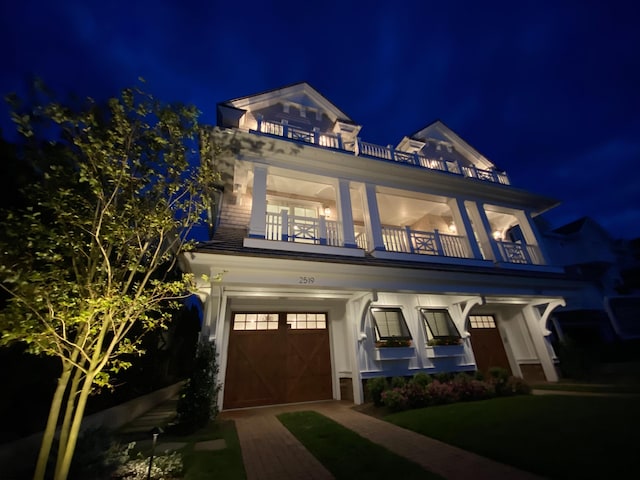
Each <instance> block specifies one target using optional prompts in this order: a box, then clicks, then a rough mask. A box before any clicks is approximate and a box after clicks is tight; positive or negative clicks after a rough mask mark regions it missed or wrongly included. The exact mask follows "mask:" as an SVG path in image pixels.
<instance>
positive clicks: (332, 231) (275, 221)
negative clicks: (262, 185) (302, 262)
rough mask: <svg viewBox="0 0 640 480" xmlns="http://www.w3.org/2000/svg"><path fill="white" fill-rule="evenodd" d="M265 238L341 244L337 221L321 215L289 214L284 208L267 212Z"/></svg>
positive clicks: (332, 244) (333, 245) (315, 243)
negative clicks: (315, 216) (277, 211)
mask: <svg viewBox="0 0 640 480" xmlns="http://www.w3.org/2000/svg"><path fill="white" fill-rule="evenodd" d="M265 239H266V240H279V241H283V242H297V243H308V244H311V245H328V246H332V247H341V246H342V245H343V241H342V234H341V230H340V226H339V224H338V222H336V221H331V220H327V219H326V218H325V217H322V216H321V217H318V218H314V217H303V216H296V215H289V213H288V212H287V211H286V210H282V212H280V213H267V217H266V233H265Z"/></svg>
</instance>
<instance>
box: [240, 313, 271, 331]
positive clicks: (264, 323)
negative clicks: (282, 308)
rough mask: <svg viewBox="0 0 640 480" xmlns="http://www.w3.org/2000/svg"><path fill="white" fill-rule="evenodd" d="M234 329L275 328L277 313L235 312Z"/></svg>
mask: <svg viewBox="0 0 640 480" xmlns="http://www.w3.org/2000/svg"><path fill="white" fill-rule="evenodd" d="M233 329H234V330H277V329H278V314H277V313H236V314H235V315H234V317H233Z"/></svg>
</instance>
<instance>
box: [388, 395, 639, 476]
mask: <svg viewBox="0 0 640 480" xmlns="http://www.w3.org/2000/svg"><path fill="white" fill-rule="evenodd" d="M639 404H640V398H639V397H633V396H630V397H594V396H562V395H545V396H518V397H509V398H497V399H492V400H484V401H479V402H468V403H457V404H453V405H444V406H439V407H429V408H424V409H418V410H410V411H406V412H401V413H396V414H392V415H387V416H385V417H384V419H385V420H387V421H389V422H391V423H394V424H396V425H399V426H401V427H405V428H408V429H411V430H414V431H416V432H418V433H421V434H423V435H428V436H430V437H433V438H437V439H439V440H442V441H444V442H446V443H449V444H451V445H456V446H458V447H461V448H464V449H466V450H470V451H473V452H476V453H479V454H481V455H484V456H486V457H490V458H493V459H496V460H499V461H501V462H504V463H507V464H510V465H513V466H516V467H519V468H522V469H524V470H528V471H530V472H534V473H537V474H540V475H543V476H546V477H549V478H558V479H560V478H562V479H566V478H580V479H583V478H622V477H624V476H625V475H627V474H628V473H629V472H633V471H635V470H636V464H637V458H638V456H639V455H640V442H638V436H637V432H638V430H639V428H640V409H639V408H638V406H639Z"/></svg>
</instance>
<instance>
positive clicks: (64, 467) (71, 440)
mask: <svg viewBox="0 0 640 480" xmlns="http://www.w3.org/2000/svg"><path fill="white" fill-rule="evenodd" d="M89 368H90V369H91V366H90V367H89ZM95 373H96V372H95V371H94V372H93V373H89V374H87V375H86V376H85V378H84V381H83V382H82V387H81V388H80V396H79V397H78V404H77V405H76V407H75V411H74V412H73V422H71V428H70V429H69V434H68V437H67V441H66V443H65V445H60V448H64V455H63V456H62V459H61V461H59V462H58V464H57V465H56V474H55V476H54V480H66V479H67V477H68V476H69V469H70V468H71V460H73V453H74V451H75V449H76V443H77V442H78V435H79V433H80V427H81V425H82V419H83V417H84V410H85V408H86V406H87V399H88V398H89V394H90V393H91V388H92V384H93V376H94V375H95Z"/></svg>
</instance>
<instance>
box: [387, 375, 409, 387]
mask: <svg viewBox="0 0 640 480" xmlns="http://www.w3.org/2000/svg"><path fill="white" fill-rule="evenodd" d="M406 384H407V381H406V380H405V378H404V377H393V378H392V379H391V388H402V387H404V386H405V385H406Z"/></svg>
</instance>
